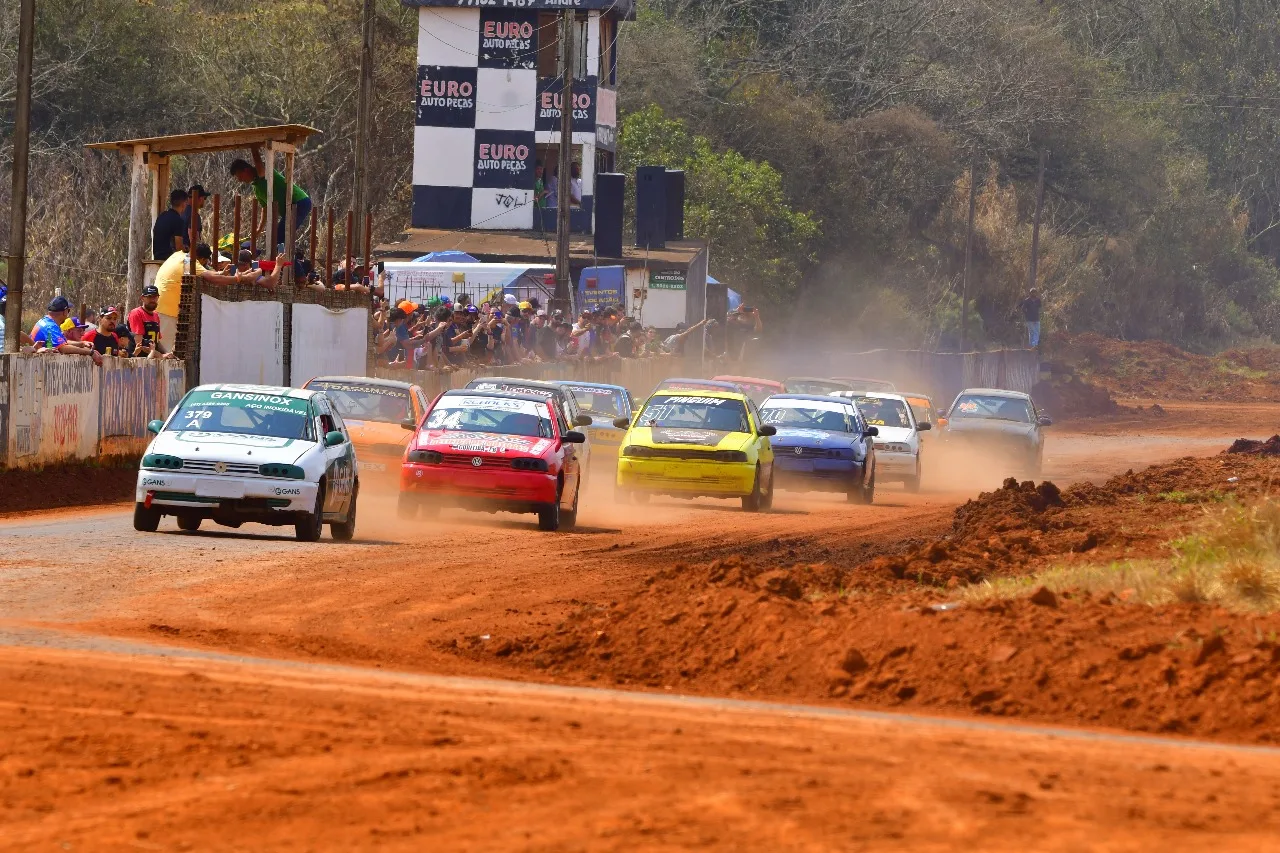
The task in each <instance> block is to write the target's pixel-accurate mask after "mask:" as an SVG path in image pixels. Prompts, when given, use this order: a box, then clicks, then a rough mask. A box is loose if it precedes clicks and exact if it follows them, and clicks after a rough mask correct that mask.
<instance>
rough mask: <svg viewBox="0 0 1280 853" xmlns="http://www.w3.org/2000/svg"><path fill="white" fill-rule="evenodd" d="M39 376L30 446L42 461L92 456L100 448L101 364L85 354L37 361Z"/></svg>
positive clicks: (36, 368)
mask: <svg viewBox="0 0 1280 853" xmlns="http://www.w3.org/2000/svg"><path fill="white" fill-rule="evenodd" d="M34 361H35V364H34V366H33V370H34V373H35V374H36V376H38V377H39V385H38V388H39V391H38V399H39V405H38V407H37V409H36V412H37V416H36V418H35V426H36V428H37V430H36V431H37V432H38V435H36V436H31V437H30V438H29V439H28V441H27V442H26V447H27V448H31V447H33V446H34V447H35V456H36V458H37V460H38V461H39V463H41V464H43V463H46V462H56V461H59V460H62V459H75V458H79V459H88V458H90V457H92V456H94V455H96V454H97V451H98V366H97V365H96V364H94V363H93V361H92V360H90V359H88V358H84V357H72V356H68V357H66V358H50V357H47V356H46V357H43V358H37V359H35V360H34Z"/></svg>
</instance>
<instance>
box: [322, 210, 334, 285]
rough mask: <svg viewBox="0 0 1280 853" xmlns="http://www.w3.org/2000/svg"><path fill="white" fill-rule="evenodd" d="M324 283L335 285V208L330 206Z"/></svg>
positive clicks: (325, 249)
mask: <svg viewBox="0 0 1280 853" xmlns="http://www.w3.org/2000/svg"><path fill="white" fill-rule="evenodd" d="M324 283H325V285H326V286H328V287H332V286H333V208H332V207H331V208H329V236H328V237H326V238H325V241H324Z"/></svg>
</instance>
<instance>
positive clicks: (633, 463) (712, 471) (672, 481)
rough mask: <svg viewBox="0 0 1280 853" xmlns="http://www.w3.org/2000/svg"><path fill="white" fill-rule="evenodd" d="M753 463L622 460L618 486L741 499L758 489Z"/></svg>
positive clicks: (694, 495) (686, 494)
mask: <svg viewBox="0 0 1280 853" xmlns="http://www.w3.org/2000/svg"><path fill="white" fill-rule="evenodd" d="M755 478H756V466H755V465H754V464H753V463H751V462H689V461H681V460H672V459H636V458H632V457H627V456H624V457H621V458H619V459H618V476H617V480H616V482H617V485H618V488H620V489H636V490H639V491H645V492H655V493H657V494H667V495H684V496H686V497H698V496H705V497H728V498H737V497H744V496H746V495H749V494H751V492H752V490H753V489H754V488H755Z"/></svg>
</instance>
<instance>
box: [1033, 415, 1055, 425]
mask: <svg viewBox="0 0 1280 853" xmlns="http://www.w3.org/2000/svg"><path fill="white" fill-rule="evenodd" d="M1036 423H1038V424H1040V426H1053V418H1051V417H1049V416H1048V415H1041V416H1040V417H1039V418H1037V419H1036Z"/></svg>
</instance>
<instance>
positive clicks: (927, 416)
mask: <svg viewBox="0 0 1280 853" xmlns="http://www.w3.org/2000/svg"><path fill="white" fill-rule="evenodd" d="M907 403H909V404H910V405H911V414H913V415H915V416H916V423H918V424H927V423H932V422H933V406H930V405H929V401H928V400H923V399H920V398H919V397H908V398H907Z"/></svg>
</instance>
